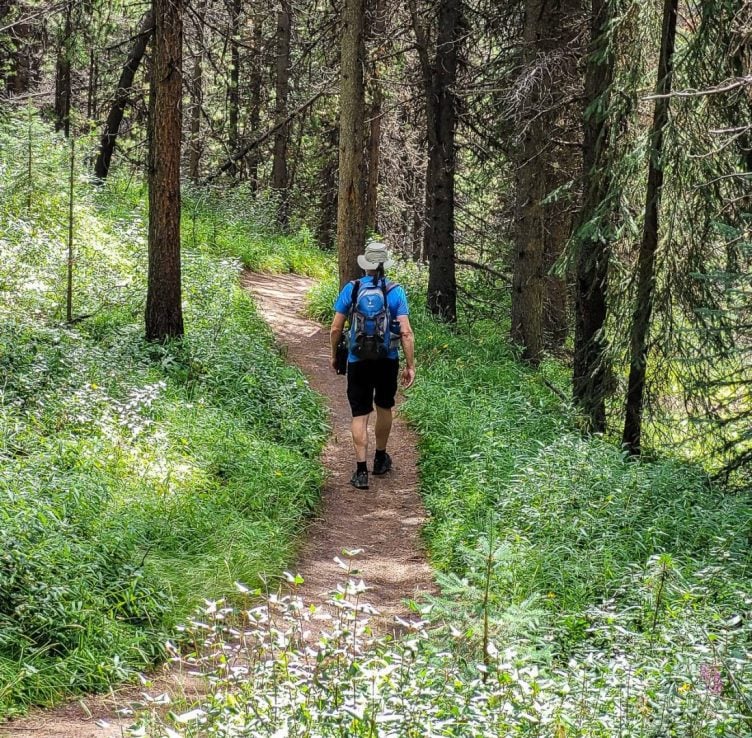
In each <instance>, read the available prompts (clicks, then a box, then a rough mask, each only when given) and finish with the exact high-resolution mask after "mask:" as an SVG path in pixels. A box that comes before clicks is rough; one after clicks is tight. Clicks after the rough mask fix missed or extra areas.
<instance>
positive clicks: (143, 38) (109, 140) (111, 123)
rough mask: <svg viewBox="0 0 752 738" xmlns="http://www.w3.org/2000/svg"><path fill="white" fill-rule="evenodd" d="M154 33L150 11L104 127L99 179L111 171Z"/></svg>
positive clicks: (95, 172)
mask: <svg viewBox="0 0 752 738" xmlns="http://www.w3.org/2000/svg"><path fill="white" fill-rule="evenodd" d="M153 31H154V11H153V10H149V11H148V12H147V13H146V15H144V17H143V20H142V21H141V25H140V26H139V29H138V32H137V33H136V38H135V41H134V43H133V48H132V49H131V52H130V54H129V55H128V59H127V60H126V62H125V66H124V67H123V71H122V72H121V73H120V80H119V81H118V86H117V90H115V99H114V101H113V103H112V108H111V109H110V113H109V115H108V116H107V122H106V123H105V125H104V133H102V140H101V142H100V144H99V153H98V154H97V160H96V162H95V163H94V174H95V175H96V176H97V177H98V178H99V179H102V180H104V179H106V178H107V174H108V173H109V171H110V164H111V162H112V155H113V153H114V151H115V144H116V143H117V137H118V132H119V130H120V124H121V123H122V121H123V113H124V112H125V106H126V105H127V103H128V99H129V98H130V94H131V87H132V86H133V79H134V78H135V76H136V72H137V71H138V67H139V65H140V64H141V60H142V59H143V57H144V53H145V52H146V46H147V44H148V43H149V38H150V37H151V34H152V33H153Z"/></svg>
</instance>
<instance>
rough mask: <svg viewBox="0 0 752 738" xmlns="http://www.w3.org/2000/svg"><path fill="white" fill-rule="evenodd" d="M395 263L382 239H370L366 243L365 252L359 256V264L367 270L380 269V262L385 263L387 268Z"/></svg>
mask: <svg viewBox="0 0 752 738" xmlns="http://www.w3.org/2000/svg"><path fill="white" fill-rule="evenodd" d="M393 263H394V262H393V261H392V260H391V259H390V258H389V249H388V248H387V247H386V244H385V243H382V242H381V241H369V242H368V243H367V244H366V249H365V253H363V254H360V256H358V266H359V267H360V268H361V269H363V270H364V271H366V272H367V271H370V270H373V269H378V268H379V264H383V265H384V268H385V269H386V267H389V266H391V265H392V264H393Z"/></svg>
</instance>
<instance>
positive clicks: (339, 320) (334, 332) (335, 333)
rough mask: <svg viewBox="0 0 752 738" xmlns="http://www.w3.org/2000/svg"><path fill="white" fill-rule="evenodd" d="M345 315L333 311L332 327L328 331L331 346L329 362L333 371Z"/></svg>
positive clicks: (335, 366)
mask: <svg viewBox="0 0 752 738" xmlns="http://www.w3.org/2000/svg"><path fill="white" fill-rule="evenodd" d="M345 317H346V316H345V314H344V313H334V320H333V321H332V328H331V330H330V331H329V342H330V343H331V347H332V359H331V362H330V363H331V366H332V369H334V371H335V372H336V371H337V344H338V343H339V339H340V338H341V337H342V331H343V330H344V329H345Z"/></svg>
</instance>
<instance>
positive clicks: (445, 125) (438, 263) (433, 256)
mask: <svg viewBox="0 0 752 738" xmlns="http://www.w3.org/2000/svg"><path fill="white" fill-rule="evenodd" d="M461 31H462V2H461V0H441V1H440V3H439V11H438V34H437V37H436V52H435V59H434V62H433V64H430V63H428V70H425V69H424V73H423V76H424V83H425V87H426V122H427V124H428V168H427V175H426V226H425V231H424V234H423V239H424V251H425V254H426V256H427V257H428V309H429V310H430V311H431V313H433V315H435V316H436V317H438V318H439V319H441V320H443V321H445V322H448V323H453V322H455V321H456V320H457V277H456V267H455V261H454V259H455V243H454V178H455V170H456V147H455V132H456V128H457V95H456V92H455V86H456V83H457V65H458V58H459V45H460V38H461ZM419 43H421V41H419ZM422 43H423V44H425V41H423V42H422ZM426 57H427V55H426V54H424V55H423V59H424V61H423V65H424V67H425V66H426V64H427V61H426Z"/></svg>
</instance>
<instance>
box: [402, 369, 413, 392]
mask: <svg viewBox="0 0 752 738" xmlns="http://www.w3.org/2000/svg"><path fill="white" fill-rule="evenodd" d="M414 381H415V365H414V364H413V365H412V366H409V365H408V366H405V368H404V369H403V370H402V387H403V388H404V389H408V388H410V387H412V386H413V382H414Z"/></svg>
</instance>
